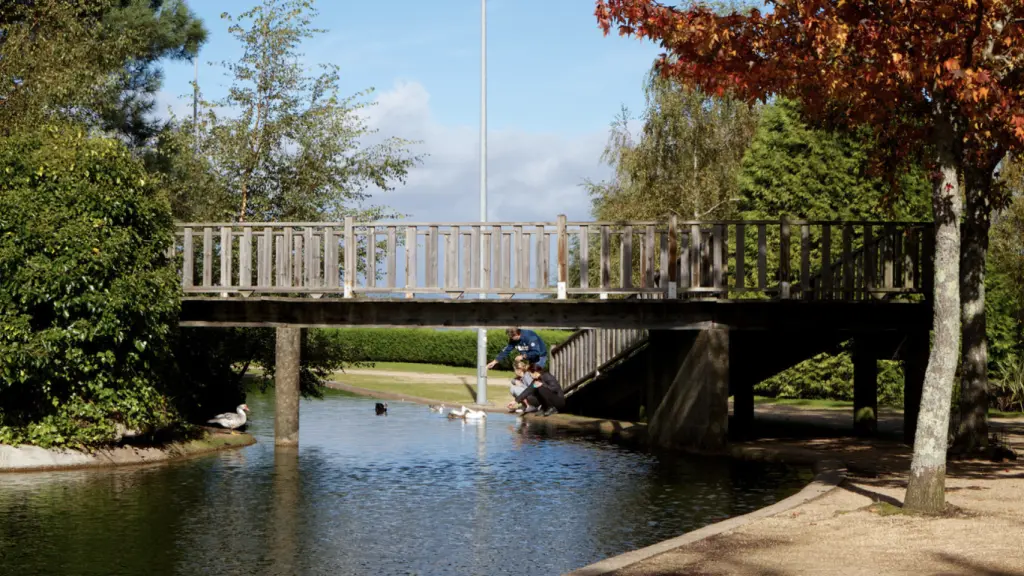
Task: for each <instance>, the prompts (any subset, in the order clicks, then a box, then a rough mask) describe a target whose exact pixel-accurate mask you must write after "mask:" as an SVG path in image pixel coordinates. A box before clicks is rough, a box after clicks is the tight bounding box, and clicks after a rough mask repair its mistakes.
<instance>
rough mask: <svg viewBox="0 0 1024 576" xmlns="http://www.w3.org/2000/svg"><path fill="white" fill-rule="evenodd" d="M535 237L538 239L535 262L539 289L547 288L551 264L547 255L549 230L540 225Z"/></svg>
mask: <svg viewBox="0 0 1024 576" xmlns="http://www.w3.org/2000/svg"><path fill="white" fill-rule="evenodd" d="M535 236H536V237H537V256H536V260H537V261H536V262H535V265H536V268H537V287H538V288H547V287H548V271H547V270H546V269H547V265H548V263H550V262H549V261H548V258H547V254H546V253H545V248H546V247H548V246H547V244H548V243H547V240H548V234H547V229H546V228H545V227H543V225H539V227H537V233H536V234H535Z"/></svg>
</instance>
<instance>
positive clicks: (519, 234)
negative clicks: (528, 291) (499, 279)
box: [510, 226, 528, 288]
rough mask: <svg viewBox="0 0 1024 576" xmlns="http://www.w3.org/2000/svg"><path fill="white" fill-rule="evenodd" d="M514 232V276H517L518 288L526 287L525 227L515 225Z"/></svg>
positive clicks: (516, 284) (516, 285)
mask: <svg viewBox="0 0 1024 576" xmlns="http://www.w3.org/2000/svg"><path fill="white" fill-rule="evenodd" d="M512 233H513V235H514V236H513V239H514V244H513V245H512V246H513V247H512V250H514V251H515V274H514V276H515V287H516V288H526V287H527V286H526V285H524V284H523V276H524V273H523V271H524V270H528V269H527V268H524V266H525V265H524V264H523V261H524V258H523V256H524V255H523V227H522V226H515V227H513V228H512ZM510 280H511V278H510Z"/></svg>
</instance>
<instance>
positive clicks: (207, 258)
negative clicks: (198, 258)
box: [203, 226, 213, 288]
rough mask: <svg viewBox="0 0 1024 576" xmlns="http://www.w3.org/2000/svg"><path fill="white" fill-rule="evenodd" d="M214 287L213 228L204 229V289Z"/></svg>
mask: <svg viewBox="0 0 1024 576" xmlns="http://www.w3.org/2000/svg"><path fill="white" fill-rule="evenodd" d="M210 286H213V227H211V226H206V227H205V228H203V288H209V287H210Z"/></svg>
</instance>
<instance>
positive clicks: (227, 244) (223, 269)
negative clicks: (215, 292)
mask: <svg viewBox="0 0 1024 576" xmlns="http://www.w3.org/2000/svg"><path fill="white" fill-rule="evenodd" d="M231 260H232V258H231V227H230V226H221V227H220V287H221V288H230V287H231ZM220 296H221V298H227V297H228V293H227V292H221V293H220Z"/></svg>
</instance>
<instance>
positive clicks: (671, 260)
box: [169, 216, 931, 300]
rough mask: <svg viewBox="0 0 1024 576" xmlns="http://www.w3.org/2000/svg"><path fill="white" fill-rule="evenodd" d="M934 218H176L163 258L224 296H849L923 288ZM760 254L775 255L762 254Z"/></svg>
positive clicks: (200, 287) (196, 289) (194, 283)
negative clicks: (875, 238)
mask: <svg viewBox="0 0 1024 576" xmlns="http://www.w3.org/2000/svg"><path fill="white" fill-rule="evenodd" d="M930 227H931V223H928V222H870V221H851V222H843V221H828V220H796V219H785V218H784V219H780V220H752V221H743V220H721V221H708V222H701V221H684V220H679V219H678V218H675V217H672V218H669V219H668V220H665V221H620V222H569V221H568V220H567V219H566V218H565V217H564V216H560V217H559V218H558V220H557V221H556V222H554V223H551V222H484V223H481V222H470V223H422V224H421V223H414V222H402V221H380V222H365V223H364V222H356V221H355V220H354V219H353V218H346V219H345V220H344V221H343V222H244V223H234V222H218V223H188V222H185V223H180V224H178V228H177V230H176V234H175V242H174V244H173V245H172V246H171V248H170V250H169V255H170V256H172V257H174V258H176V260H177V262H178V266H179V276H180V278H181V282H182V288H183V290H184V291H185V292H186V293H187V294H210V295H216V294H219V295H221V296H222V297H230V296H247V295H250V294H254V293H255V294H268V295H274V294H305V295H310V296H313V297H321V296H325V295H340V296H344V297H356V296H372V295H392V296H397V295H403V294H404V295H406V296H407V297H412V296H415V295H441V296H448V297H453V298H457V297H462V296H464V295H479V294H497V295H502V296H510V295H514V294H519V295H528V296H536V297H552V296H554V297H558V298H568V297H570V296H573V295H596V294H602V295H607V296H615V295H631V294H643V295H648V296H655V297H661V298H679V297H687V298H708V297H712V298H721V297H726V298H728V297H732V296H742V295H744V294H749V293H761V294H765V295H767V296H768V297H772V298H780V299H786V298H793V297H801V298H817V297H824V298H830V299H843V300H858V299H863V298H865V297H868V296H869V295H872V294H922V293H927V291H928V282H929V281H930V274H928V273H925V272H926V268H928V267H929V266H930V260H931V245H930V243H929V242H928V240H929V239H930V237H931V234H922V233H921V232H922V231H923V230H927V229H930ZM874 229H879V230H883V234H882V235H881V236H879V238H880V239H884V242H878V243H875V244H871V243H870V242H869V245H870V246H872V250H873V251H872V252H871V254H872V257H871V258H867V259H865V258H864V257H863V254H864V252H863V248H862V247H856V249H855V248H854V247H853V246H852V244H851V241H850V240H851V239H852V238H854V236H856V238H858V241H859V239H861V238H866V239H871V238H872V236H871V234H872V231H873V230H874ZM855 230H856V231H857V232H856V233H855ZM769 232H770V233H771V234H770V236H771V240H770V242H769ZM833 232H837V233H836V234H833ZM840 233H841V234H840ZM840 235H841V236H842V240H843V241H842V242H841V243H840V242H839V241H838V239H839V236H840ZM748 236H749V238H748ZM794 236H795V237H796V238H794ZM833 237H834V238H836V241H835V242H832V240H831V239H832V238H833ZM350 240H351V241H350ZM794 240H795V241H797V242H798V243H799V251H798V253H799V264H798V265H797V266H793V251H792V250H791V244H792V242H793V241H794ZM254 241H255V246H254ZM747 242H749V244H747ZM883 243H884V246H883V247H882V248H880V249H879V250H874V247H876V246H882V244H883ZM747 246H750V247H751V249H752V251H751V252H750V254H748V249H747ZM812 246H813V250H812ZM837 248H838V250H837ZM769 252H773V253H775V254H777V255H778V257H777V258H774V259H773V260H772V261H771V262H769V261H768V259H767V254H768V253H769ZM836 252H840V253H841V255H839V256H838V257H836ZM622 254H630V255H631V256H630V257H626V258H623V257H621V255H622ZM349 263H351V265H350V264H349ZM748 265H749V266H748ZM794 267H795V268H798V271H797V273H796V274H793V273H792V272H791V270H792V269H793V268H794ZM570 271H571V272H572V279H571V280H570ZM876 271H881V274H876ZM748 272H749V273H751V274H750V275H748ZM769 279H770V280H771V281H769ZM218 280H219V281H218ZM840 285H842V287H843V288H842V289H839V286H840ZM804 287H808V289H807V290H803V289H802V288H804ZM797 295H799V296H797Z"/></svg>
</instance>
